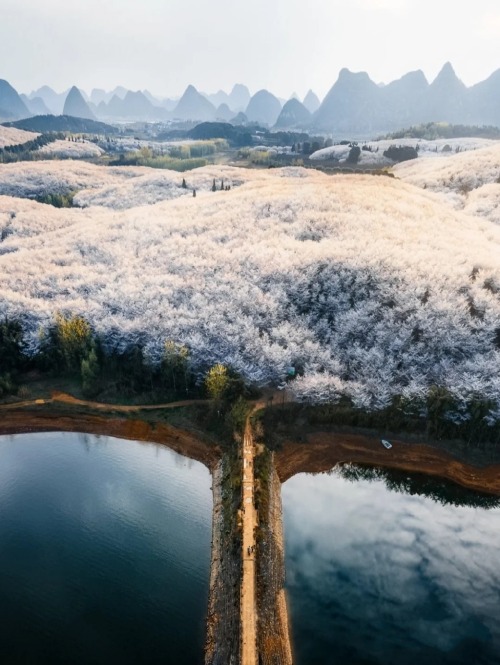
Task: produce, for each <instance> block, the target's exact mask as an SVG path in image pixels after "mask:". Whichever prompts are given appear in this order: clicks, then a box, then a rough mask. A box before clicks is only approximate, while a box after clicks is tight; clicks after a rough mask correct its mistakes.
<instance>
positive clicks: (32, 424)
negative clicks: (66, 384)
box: [0, 409, 221, 470]
mask: <svg viewBox="0 0 500 665" xmlns="http://www.w3.org/2000/svg"><path fill="white" fill-rule="evenodd" d="M24 432H83V433H85V434H101V435H105V436H114V437H117V438H119V439H130V440H133V441H145V442H151V443H159V444H164V445H166V446H168V447H169V448H171V449H172V450H174V451H175V452H177V453H180V454H181V455H184V456H185V457H189V458H191V459H194V460H196V461H198V462H202V463H203V464H205V466H207V467H208V468H209V469H210V470H212V469H213V468H214V467H215V465H216V464H217V462H218V460H219V458H220V455H221V452H220V449H219V448H218V446H216V445H214V444H211V443H209V442H208V441H205V440H203V438H202V435H201V434H200V436H197V435H196V433H194V432H190V431H188V430H184V429H179V428H176V427H172V426H171V425H167V424H166V423H148V422H144V421H143V420H139V419H134V418H120V417H116V416H105V415H95V414H86V413H78V412H77V411H75V413H74V414H73V413H72V414H69V413H64V414H63V413H57V411H51V412H50V413H42V412H41V411H36V412H35V411H25V410H18V409H12V410H11V411H3V412H1V413H0V434H20V433H24Z"/></svg>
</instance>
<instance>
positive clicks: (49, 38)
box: [0, 0, 500, 97]
mask: <svg viewBox="0 0 500 665" xmlns="http://www.w3.org/2000/svg"><path fill="white" fill-rule="evenodd" d="M499 44H500V2H499V0H475V2H461V1H460V0H307V1H305V0H304V1H300V0H246V1H245V2H241V1H239V0H212V1H209V0H85V1H82V0H0V63H1V68H0V78H5V79H7V80H8V81H9V82H10V83H12V85H14V87H15V88H16V89H18V90H19V91H20V92H30V91H31V90H32V89H33V88H37V87H39V86H41V85H43V84H48V85H50V86H52V87H53V88H55V89H56V90H58V91H60V90H63V89H66V88H68V87H69V86H71V85H73V84H76V85H78V86H80V87H82V88H83V89H85V90H87V91H90V89H91V88H93V87H101V88H106V89H111V88H113V87H115V86H116V85H124V86H125V87H127V88H131V89H133V90H136V89H144V88H147V89H149V90H150V91H151V92H153V93H156V94H159V95H162V96H163V95H164V96H174V95H179V94H180V93H182V91H183V90H184V88H185V87H186V85H187V84H188V83H192V84H194V85H195V86H196V87H197V88H199V89H200V90H204V91H206V92H215V91H216V90H218V89H220V88H223V89H230V88H231V87H232V85H233V84H234V83H236V82H242V83H246V84H247V85H248V86H249V88H250V91H251V92H256V91H257V90H258V89H260V88H263V87H266V88H269V89H271V90H272V91H273V92H274V93H275V94H278V95H280V96H283V97H288V96H289V95H290V94H291V93H292V92H294V91H296V92H297V93H298V94H299V95H300V96H303V95H304V94H305V93H306V92H307V90H308V89H309V88H313V89H314V90H315V91H316V92H317V93H318V94H319V95H320V96H323V95H324V94H325V93H326V92H327V91H328V90H329V88H330V87H331V86H332V84H333V83H334V82H335V80H336V78H337V76H338V72H339V70H340V69H341V68H342V67H348V68H349V69H351V70H353V71H360V70H364V71H368V73H369V74H370V76H371V77H372V79H373V80H375V81H376V82H388V81H390V80H393V79H395V78H399V77H400V76H401V75H402V74H404V73H406V72H407V71H410V70H413V69H423V71H424V73H425V74H426V76H427V77H428V78H429V79H431V80H432V78H434V77H435V75H436V74H437V72H438V71H439V69H440V68H441V66H442V65H443V64H444V62H446V61H447V60H450V61H451V62H452V64H453V65H454V67H455V70H456V72H457V74H458V75H459V76H460V77H461V78H462V80H463V81H464V82H465V83H466V84H468V85H470V84H472V83H475V82H477V81H479V80H482V79H484V78H486V77H487V76H489V75H490V74H491V73H492V72H493V71H494V70H495V69H498V68H500V46H499Z"/></svg>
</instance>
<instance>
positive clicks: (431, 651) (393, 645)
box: [283, 472, 500, 665]
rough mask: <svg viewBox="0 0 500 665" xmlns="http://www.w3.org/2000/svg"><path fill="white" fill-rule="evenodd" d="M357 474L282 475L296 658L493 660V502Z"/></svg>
mask: <svg viewBox="0 0 500 665" xmlns="http://www.w3.org/2000/svg"><path fill="white" fill-rule="evenodd" d="M351 475H352V474H351ZM354 475H356V474H354ZM358 475H360V476H361V477H359V478H358V479H356V480H354V481H353V480H348V479H347V478H345V477H343V475H342V474H340V473H337V472H334V473H332V474H331V475H329V474H321V475H315V476H314V475H307V474H298V475H297V476H295V477H293V478H291V479H290V480H288V481H287V482H286V483H285V484H284V485H283V509H284V527H285V547H286V570H287V593H288V600H289V606H290V623H291V630H292V639H293V647H294V652H295V661H294V662H295V665H333V664H335V663H338V664H339V665H345V664H347V663H353V664H354V663H355V664H356V665H382V664H383V665H396V664H397V665H421V664H422V663H425V665H438V664H439V665H459V664H460V665H462V664H463V665H471V664H472V663H474V665H494V664H498V663H499V662H500V508H498V507H495V505H494V504H495V503H496V504H497V506H498V502H496V501H492V500H491V499H490V500H487V499H486V500H483V499H482V498H481V497H478V496H477V495H472V494H471V493H470V492H462V491H461V490H459V489H457V488H456V487H455V488H453V487H450V486H447V485H445V484H444V483H439V482H436V481H431V480H429V479H427V480H422V481H421V482H419V481H418V480H415V479H412V478H410V477H406V476H401V474H400V475H399V478H396V479H395V481H394V478H393V477H392V476H390V477H389V479H388V481H387V482H389V483H390V484H392V486H394V487H399V488H401V489H402V490H403V491H400V492H396V491H390V490H389V489H388V487H387V483H386V481H385V480H384V479H383V478H375V479H372V480H367V479H364V478H363V474H362V473H361V474H358ZM368 475H370V474H368ZM391 478H392V480H391ZM419 488H421V489H419ZM419 491H423V492H425V495H422V494H419V493H418V492H419ZM457 504H458V505H457ZM459 504H465V505H459ZM467 504H469V505H467ZM484 505H486V506H489V509H486V508H485V507H483V506H484Z"/></svg>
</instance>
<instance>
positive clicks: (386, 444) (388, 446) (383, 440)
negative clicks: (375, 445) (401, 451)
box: [380, 439, 392, 450]
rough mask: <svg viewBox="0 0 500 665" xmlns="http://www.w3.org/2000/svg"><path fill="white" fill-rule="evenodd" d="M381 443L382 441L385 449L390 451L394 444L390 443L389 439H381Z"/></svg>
mask: <svg viewBox="0 0 500 665" xmlns="http://www.w3.org/2000/svg"><path fill="white" fill-rule="evenodd" d="M380 441H381V443H382V445H383V446H384V448H387V450H389V448H392V443H389V441H387V439H380Z"/></svg>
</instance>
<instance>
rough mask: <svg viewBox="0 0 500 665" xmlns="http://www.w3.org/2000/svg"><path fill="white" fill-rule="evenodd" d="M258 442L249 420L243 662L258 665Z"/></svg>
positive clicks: (245, 445)
mask: <svg viewBox="0 0 500 665" xmlns="http://www.w3.org/2000/svg"><path fill="white" fill-rule="evenodd" d="M254 454H255V450H254V442H253V438H252V432H251V428H250V423H249V422H248V421H247V424H246V427H245V434H244V436H243V465H242V473H243V479H242V481H243V482H242V487H243V506H242V511H243V544H242V557H243V576H242V581H241V665H257V609H256V596H255V537H254V528H255V526H256V524H257V515H256V511H255V503H254V467H253V463H254Z"/></svg>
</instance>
